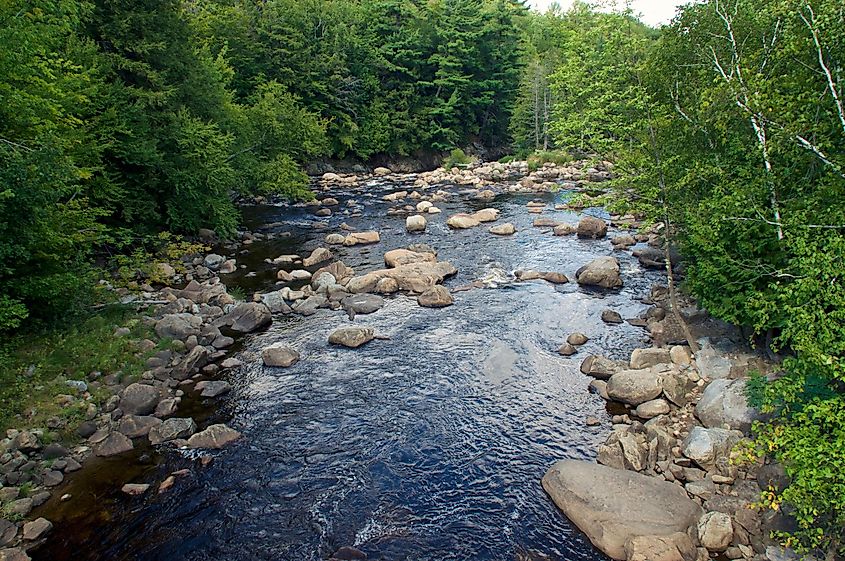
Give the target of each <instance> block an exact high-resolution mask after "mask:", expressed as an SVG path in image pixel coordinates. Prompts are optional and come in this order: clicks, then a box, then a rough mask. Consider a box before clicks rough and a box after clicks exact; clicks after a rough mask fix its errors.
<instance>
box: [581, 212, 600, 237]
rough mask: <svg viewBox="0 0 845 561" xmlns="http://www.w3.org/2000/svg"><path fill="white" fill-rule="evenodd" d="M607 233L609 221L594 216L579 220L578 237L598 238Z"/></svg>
mask: <svg viewBox="0 0 845 561" xmlns="http://www.w3.org/2000/svg"><path fill="white" fill-rule="evenodd" d="M606 235H607V222H605V221H604V220H602V219H601V218H596V217H594V216H585V217H583V218H582V219H581V221H580V222H578V237H579V238H589V239H593V240H597V239H599V238H603V237H605V236H606Z"/></svg>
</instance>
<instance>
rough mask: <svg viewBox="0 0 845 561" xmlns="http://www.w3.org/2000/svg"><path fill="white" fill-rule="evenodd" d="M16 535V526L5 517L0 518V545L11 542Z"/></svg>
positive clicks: (3, 545)
mask: <svg viewBox="0 0 845 561" xmlns="http://www.w3.org/2000/svg"><path fill="white" fill-rule="evenodd" d="M17 535H18V527H17V526H16V525H14V524H12V523H11V522H9V521H8V520H6V519H5V518H0V547H5V546H7V545H9V544H10V543H12V541H13V540H14V539H15V537H17Z"/></svg>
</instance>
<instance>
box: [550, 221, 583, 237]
mask: <svg viewBox="0 0 845 561" xmlns="http://www.w3.org/2000/svg"><path fill="white" fill-rule="evenodd" d="M576 231H578V229H577V228H576V227H575V226H573V225H572V224H558V225H557V226H555V229H554V234H555V235H556V236H570V235H572V234H574V233H575V232H576Z"/></svg>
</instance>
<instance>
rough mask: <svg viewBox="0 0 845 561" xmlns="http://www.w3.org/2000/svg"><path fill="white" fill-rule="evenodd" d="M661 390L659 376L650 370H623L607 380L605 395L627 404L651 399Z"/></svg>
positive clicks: (635, 404)
mask: <svg viewBox="0 0 845 561" xmlns="http://www.w3.org/2000/svg"><path fill="white" fill-rule="evenodd" d="M662 392H663V386H662V385H661V383H660V376H659V375H658V374H656V373H655V372H652V371H651V370H623V371H621V372H617V373H616V374H614V375H613V376H611V377H610V379H609V380H608V381H607V395H609V396H610V397H611V399H614V400H616V401H621V402H622V403H627V404H628V405H633V406H637V405H639V404H641V403H645V402H646V401H651V400H652V399H655V398H656V397H657V396H659V395H660V394H661V393H662Z"/></svg>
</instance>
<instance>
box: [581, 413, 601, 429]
mask: <svg viewBox="0 0 845 561" xmlns="http://www.w3.org/2000/svg"><path fill="white" fill-rule="evenodd" d="M585 423H586V424H587V426H588V427H597V426H599V425H601V421H600V420H599V419H598V418H597V417H593V416H592V415H590V416H588V417H587V419H586V420H585Z"/></svg>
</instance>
